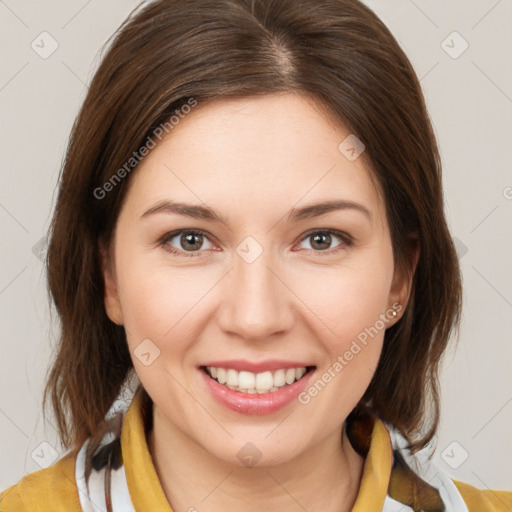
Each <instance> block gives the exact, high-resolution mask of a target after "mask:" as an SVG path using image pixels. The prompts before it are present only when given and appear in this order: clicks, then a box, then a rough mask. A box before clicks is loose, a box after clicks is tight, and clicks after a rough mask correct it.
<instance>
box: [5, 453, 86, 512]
mask: <svg viewBox="0 0 512 512" xmlns="http://www.w3.org/2000/svg"><path fill="white" fill-rule="evenodd" d="M75 460H76V454H73V453H69V454H67V455H65V456H64V457H62V458H61V459H59V460H58V461H56V462H55V463H53V464H52V465H51V466H49V467H47V468H45V469H41V470H39V471H35V472H34V473H30V474H28V475H26V476H24V477H23V478H22V479H21V480H20V481H19V482H18V483H16V484H14V485H12V486H11V487H9V488H8V489H6V490H5V491H3V492H2V493H1V495H0V510H1V511H2V512H43V511H44V512H47V511H48V510H49V508H48V507H49V506H50V504H51V510H52V512H75V511H76V512H80V511H81V507H80V501H79V498H78V490H77V487H76V484H75Z"/></svg>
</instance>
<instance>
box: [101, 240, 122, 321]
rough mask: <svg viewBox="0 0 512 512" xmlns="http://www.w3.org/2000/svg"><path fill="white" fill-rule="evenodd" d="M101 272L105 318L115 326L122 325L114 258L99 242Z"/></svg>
mask: <svg viewBox="0 0 512 512" xmlns="http://www.w3.org/2000/svg"><path fill="white" fill-rule="evenodd" d="M99 251H100V259H101V270H102V274H103V282H104V284H105V295H104V298H103V300H104V303H105V311H106V313H107V316H108V317H109V318H110V320H112V322H114V323H115V324H117V325H123V313H122V310H121V303H120V301H119V295H118V292H117V282H116V276H115V271H114V268H115V265H114V261H113V260H114V258H113V256H112V253H113V250H111V248H107V247H106V246H105V244H104V243H103V242H102V241H101V242H100V243H99Z"/></svg>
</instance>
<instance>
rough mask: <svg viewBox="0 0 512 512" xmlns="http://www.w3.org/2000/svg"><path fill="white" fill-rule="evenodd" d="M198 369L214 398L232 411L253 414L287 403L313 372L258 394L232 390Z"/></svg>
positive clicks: (271, 410) (299, 391) (283, 405)
mask: <svg viewBox="0 0 512 512" xmlns="http://www.w3.org/2000/svg"><path fill="white" fill-rule="evenodd" d="M199 371H200V372H201V374H202V375H203V379H204V380H205V383H206V385H207V386H208V389H209V390H210V392H211V393H212V395H213V397H214V398H215V399H216V400H218V401H219V402H220V403H221V404H223V405H225V406H226V407H228V408H229V409H231V410H233V411H236V412H239V413H242V414H249V415H253V416H256V415H263V414H271V413H273V412H275V411H278V410H279V409H282V408H283V407H285V406H286V405H288V404H289V403H290V402H292V401H293V400H294V399H295V398H296V397H297V395H298V394H299V393H301V391H303V390H304V388H305V387H306V385H307V383H308V381H309V380H310V378H311V375H312V374H313V373H314V370H311V371H309V372H307V373H306V374H304V376H303V377H302V379H300V380H298V381H296V382H294V383H293V384H289V385H287V386H284V387H282V388H279V390H278V391H273V392H270V393H262V394H261V395H260V394H249V393H242V392H240V391H234V390H232V389H229V388H227V387H226V386H223V385H222V384H219V383H218V382H217V381H216V380H214V379H212V378H211V377H210V376H209V375H208V374H207V373H206V372H205V371H204V370H203V369H199Z"/></svg>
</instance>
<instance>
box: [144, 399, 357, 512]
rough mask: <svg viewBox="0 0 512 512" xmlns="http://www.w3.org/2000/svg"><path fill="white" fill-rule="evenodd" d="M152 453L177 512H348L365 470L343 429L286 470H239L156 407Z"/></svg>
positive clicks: (150, 444) (150, 443) (150, 442)
mask: <svg viewBox="0 0 512 512" xmlns="http://www.w3.org/2000/svg"><path fill="white" fill-rule="evenodd" d="M340 437H341V442H340ZM148 447H149V451H150V453H151V455H152V458H153V463H154V465H155V469H156V472H157V474H158V477H159V480H160V483H161V486H162V489H163V491H164V493H165V495H166V497H167V500H168V501H169V504H170V505H171V507H172V509H173V510H174V511H175V512H185V511H194V510H196V509H197V510H201V512H217V511H221V510H222V511H223V512H231V511H233V512H234V511H237V512H240V511H243V512H256V511H258V512H261V510H262V508H268V509H269V510H280V509H282V510H291V509H297V510H299V509H303V510H308V511H309V512H320V511H322V512H349V511H350V510H352V506H353V504H354V502H355V500H356V497H357V493H358V490H359V484H360V480H361V475H362V470H363V464H364V459H363V458H362V457H361V456H360V455H359V454H357V453H356V451H355V450H354V448H353V447H352V445H351V444H350V442H349V440H348V437H347V435H346V433H345V431H344V429H343V435H341V428H340V430H339V431H336V432H334V433H333V434H332V435H330V436H328V437H327V438H325V439H324V440H322V442H321V443H319V444H317V445H315V446H314V447H312V448H310V449H309V450H308V451H307V452H303V453H302V454H300V455H299V456H298V457H296V458H295V459H293V460H291V461H288V462H286V463H284V464H279V465H273V466H267V467H259V466H255V467H240V466H235V465H232V464H229V463H227V462H226V461H223V460H220V459H218V458H216V457H214V456H213V455H212V454H210V453H209V452H207V451H206V450H204V449H203V448H202V447H201V446H199V445H198V444H197V443H195V442H194V441H193V440H192V439H190V438H189V437H187V436H186V435H185V434H183V432H181V431H179V430H178V429H176V428H175V427H174V426H173V425H171V424H169V422H167V421H165V419H164V418H162V415H161V414H159V412H158V410H157V409H156V407H153V428H152V429H151V431H150V432H149V434H148Z"/></svg>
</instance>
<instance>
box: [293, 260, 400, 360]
mask: <svg viewBox="0 0 512 512" xmlns="http://www.w3.org/2000/svg"><path fill="white" fill-rule="evenodd" d="M390 280H391V276H390V275H389V273H387V272H381V271H379V272H372V270H371V268H370V266H369V265H368V266H366V265H363V266H360V267H358V268H347V267H344V268H341V269H340V270H339V271H337V272H334V271H332V269H330V270H329V271H325V270H322V273H321V272H311V273H308V275H307V277H306V278H304V276H302V277H301V279H297V280H296V281H295V282H296V283H297V286H296V287H294V291H295V292H296V293H297V296H299V297H300V298H301V299H302V300H303V302H304V303H305V305H306V307H307V308H308V309H309V310H310V313H309V315H308V317H309V318H311V321H312V322H314V325H315V327H314V330H315V331H316V332H317V333H323V334H322V338H323V339H324V340H325V341H326V343H328V344H329V347H330V348H331V349H332V350H344V348H345V346H346V345H347V343H348V344H350V341H351V340H353V339H356V338H357V337H358V336H359V335H361V333H364V332H366V331H365V329H368V328H371V327H372V326H375V325H376V326H377V328H378V329H379V330H381V331H382V333H383V332H384V330H385V327H384V328H383V326H382V325H381V324H382V321H381V320H380V318H381V316H380V315H381V314H383V313H385V311H386V309H387V303H388V295H389V287H390ZM319 283H325V285H322V286H319ZM390 319H391V318H389V319H388V320H390ZM361 337H364V334H363V335H362V336H361Z"/></svg>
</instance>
